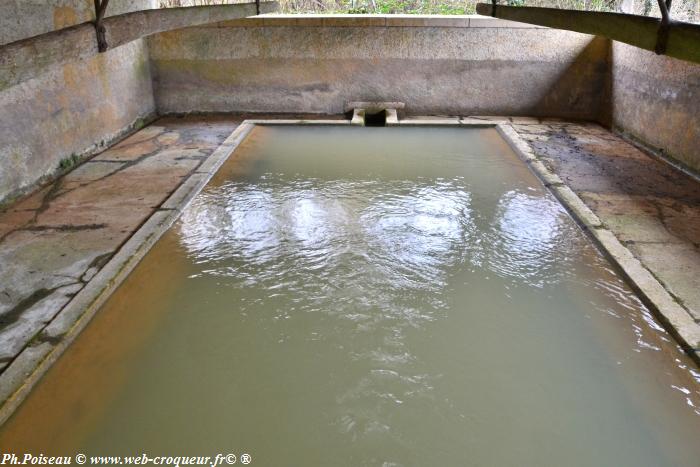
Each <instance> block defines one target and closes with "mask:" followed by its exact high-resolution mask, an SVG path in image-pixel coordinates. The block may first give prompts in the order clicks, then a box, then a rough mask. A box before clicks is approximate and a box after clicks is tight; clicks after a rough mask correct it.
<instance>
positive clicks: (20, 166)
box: [0, 40, 155, 203]
mask: <svg viewBox="0 0 700 467" xmlns="http://www.w3.org/2000/svg"><path fill="white" fill-rule="evenodd" d="M154 112H155V104H154V100H153V93H152V87H151V74H150V66H149V61H148V50H147V48H146V46H145V43H144V41H143V40H138V41H134V42H131V43H129V44H127V45H124V46H122V47H118V48H116V49H113V50H110V51H108V52H107V53H105V54H100V55H97V56H94V57H92V58H90V59H88V60H83V61H78V62H72V63H69V64H67V65H64V66H62V67H58V68H54V69H52V70H51V71H48V72H46V73H43V74H41V75H39V76H37V77H35V78H33V79H30V80H27V81H23V82H22V83H20V84H18V85H15V86H12V87H10V88H6V89H3V90H2V91H0V115H2V118H3V125H2V126H0V141H2V142H3V144H2V145H1V146H0V164H2V171H0V203H2V201H3V200H8V199H10V198H12V197H15V196H16V195H18V194H21V193H23V192H25V191H26V190H28V189H31V188H32V187H33V186H35V184H36V183H37V181H40V180H42V179H46V178H47V177H50V176H52V175H54V174H56V173H58V172H60V171H61V170H63V169H65V167H63V166H62V164H64V162H63V161H65V160H79V159H80V158H81V157H83V156H86V155H89V154H91V153H93V152H94V151H97V150H99V149H100V148H104V147H105V146H106V145H107V144H108V143H109V142H111V141H112V140H114V139H115V138H116V137H118V136H119V135H120V134H122V133H124V132H125V131H127V130H128V129H129V128H130V127H131V126H133V125H134V124H135V123H136V122H138V121H139V120H140V119H144V118H148V117H149V116H150V115H152V114H153V113H154ZM76 158H77V159H76Z"/></svg>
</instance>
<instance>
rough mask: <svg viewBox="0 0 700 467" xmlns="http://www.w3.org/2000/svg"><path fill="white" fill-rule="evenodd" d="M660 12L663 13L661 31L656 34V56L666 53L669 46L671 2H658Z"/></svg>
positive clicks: (669, 0)
mask: <svg viewBox="0 0 700 467" xmlns="http://www.w3.org/2000/svg"><path fill="white" fill-rule="evenodd" d="M658 2H659V11H661V22H660V23H659V31H658V32H657V34H656V46H655V47H654V52H655V53H656V55H663V54H665V53H666V46H667V44H668V33H669V31H670V30H671V23H672V22H673V20H672V19H671V0H658Z"/></svg>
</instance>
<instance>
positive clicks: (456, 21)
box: [212, 13, 546, 29]
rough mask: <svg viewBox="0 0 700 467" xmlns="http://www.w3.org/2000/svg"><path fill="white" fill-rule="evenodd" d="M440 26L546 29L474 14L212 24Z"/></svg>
mask: <svg viewBox="0 0 700 467" xmlns="http://www.w3.org/2000/svg"><path fill="white" fill-rule="evenodd" d="M290 26H293V27H441V28H503V29H513V28H517V29H546V28H545V27H543V26H535V25H532V24H525V23H518V22H515V21H506V20H502V19H498V18H487V17H483V16H477V15H350V14H336V15H301V14H300V15H294V14H292V15H289V14H287V15H283V14H275V13H269V14H263V15H258V16H251V17H247V18H239V19H234V20H230V21H222V22H220V23H217V24H216V25H213V26H212V27H290Z"/></svg>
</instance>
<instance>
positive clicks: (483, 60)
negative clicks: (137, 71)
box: [149, 16, 609, 119]
mask: <svg viewBox="0 0 700 467" xmlns="http://www.w3.org/2000/svg"><path fill="white" fill-rule="evenodd" d="M263 21H264V23H263ZM149 44H150V50H151V58H152V69H153V71H154V78H155V82H154V91H155V94H156V102H157V105H158V108H159V110H160V111H161V112H164V113H168V112H191V111H204V112H210V111H223V112H225V111H258V112H310V113H340V112H342V111H343V106H344V104H345V102H347V101H401V102H405V103H406V112H407V113H413V114H431V113H433V114H434V113H438V114H453V115H475V114H481V115H494V114H500V115H532V116H558V117H567V118H576V119H596V118H597V117H598V115H599V114H600V113H601V110H602V108H601V106H602V105H603V103H604V101H605V91H606V76H607V68H608V67H607V56H608V52H609V50H608V49H609V47H608V42H607V41H605V40H603V39H596V38H593V37H591V36H586V35H583V34H578V33H571V32H566V31H558V30H552V29H543V28H536V27H529V26H526V25H521V24H518V23H508V22H503V21H498V20H493V19H491V18H476V17H461V18H459V17H458V18H442V19H441V18H432V19H430V18H415V17H414V18H406V17H399V18H389V19H386V18H385V17H377V16H371V17H367V16H365V17H362V18H358V17H354V18H353V17H325V18H318V17H317V18H300V19H295V18H278V19H275V18H264V19H247V20H239V21H236V22H233V23H228V24H221V25H217V26H215V27H198V28H188V29H184V30H179V31H173V32H169V33H164V34H160V35H157V36H153V37H151V38H150V39H149Z"/></svg>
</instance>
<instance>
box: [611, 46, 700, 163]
mask: <svg viewBox="0 0 700 467" xmlns="http://www.w3.org/2000/svg"><path fill="white" fill-rule="evenodd" d="M612 60H613V62H612V63H613V66H612V71H611V73H612V80H611V81H612V93H611V96H612V102H611V114H612V123H613V126H614V127H615V128H617V129H618V130H620V131H622V132H623V133H626V134H628V135H629V136H631V137H632V138H633V139H636V140H639V141H640V142H642V143H644V144H645V145H648V146H649V147H650V148H651V149H653V150H655V151H658V152H660V153H662V154H664V155H666V156H668V157H670V158H672V159H675V160H677V161H679V162H681V163H682V164H684V165H685V166H687V167H690V168H691V169H694V170H695V171H699V172H700V65H697V64H693V63H689V62H684V61H682V60H676V59H673V58H669V57H663V56H658V55H655V54H654V53H653V52H647V51H646V50H642V49H638V48H636V47H632V46H629V45H626V44H622V43H619V42H615V43H614V45H613V53H612Z"/></svg>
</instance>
